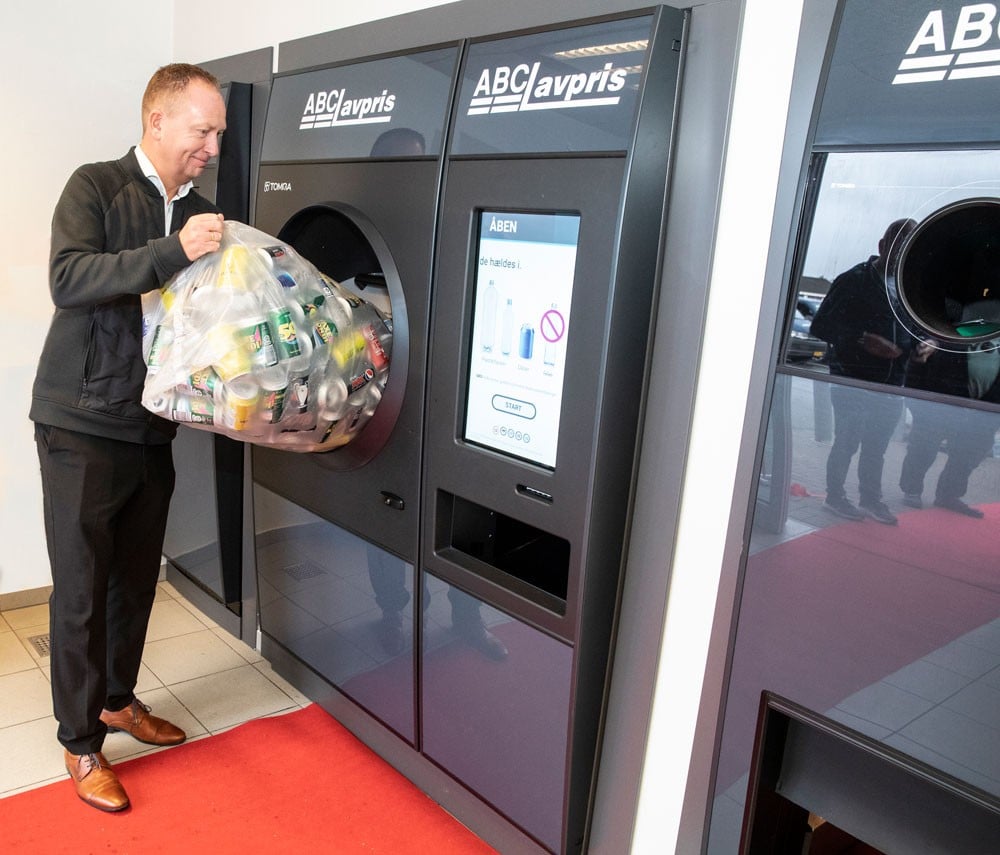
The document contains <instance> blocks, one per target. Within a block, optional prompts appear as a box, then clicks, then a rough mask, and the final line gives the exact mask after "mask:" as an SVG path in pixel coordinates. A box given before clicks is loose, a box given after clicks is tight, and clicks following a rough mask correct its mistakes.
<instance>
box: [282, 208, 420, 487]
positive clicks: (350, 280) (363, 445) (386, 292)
mask: <svg viewBox="0 0 1000 855" xmlns="http://www.w3.org/2000/svg"><path fill="white" fill-rule="evenodd" d="M277 237H278V239H279V240H280V241H282V242H284V243H286V244H288V245H289V246H291V247H293V248H294V249H295V251H296V252H298V253H299V254H300V255H301V256H302V257H303V258H305V259H307V260H308V261H309V262H311V263H312V264H313V265H315V266H316V268H318V269H319V270H320V271H321V272H322V273H325V274H326V275H327V276H329V277H330V278H331V279H334V280H336V281H337V282H339V283H340V284H341V285H342V286H343V287H344V288H346V289H347V290H349V291H352V292H353V293H355V294H357V295H358V296H359V297H361V298H362V299H364V300H367V301H368V302H369V303H372V304H373V305H374V306H375V307H376V308H377V309H378V310H379V311H380V312H381V313H382V314H383V315H384V316H385V317H386V318H387V319H388V321H389V323H390V325H391V328H392V355H391V358H390V367H389V375H388V380H387V382H386V386H385V390H384V392H383V395H382V398H381V401H380V402H379V403H378V405H377V408H376V409H375V412H374V414H373V415H372V416H371V420H370V421H369V422H368V423H367V424H366V425H365V427H364V428H363V429H362V430H361V431H360V432H359V433H358V434H357V436H356V437H355V438H354V439H353V440H352V441H351V442H349V443H348V444H346V445H344V446H342V447H340V448H337V449H334V450H333V451H330V452H327V453H325V454H320V455H317V457H316V459H317V461H318V462H319V463H320V464H321V465H322V466H324V467H327V468H329V469H334V470H347V469H355V468H357V467H358V466H362V465H364V464H365V463H367V462H368V461H369V460H371V459H372V458H373V457H375V455H377V454H378V453H379V451H381V450H382V448H383V447H384V445H385V443H386V442H387V440H388V438H389V434H390V433H391V432H392V428H393V426H394V425H395V423H396V420H397V418H398V416H399V411H400V408H401V406H402V401H403V392H404V388H405V383H406V377H407V373H408V364H409V353H408V351H409V335H408V331H407V316H406V303H405V300H404V299H403V290H402V286H401V284H400V281H399V274H398V272H397V269H396V265H395V263H394V262H393V260H392V256H391V255H390V253H389V249H388V247H387V246H386V244H385V241H384V240H383V239H382V237H381V235H380V234H379V233H378V231H377V230H376V229H375V226H374V225H373V224H372V223H371V222H370V221H369V220H368V219H367V218H366V217H365V216H364V214H362V213H361V212H360V211H357V210H356V209H354V208H351V207H350V206H347V205H341V204H338V203H335V202H330V203H326V204H323V205H313V206H310V207H308V208H305V209H303V210H301V211H299V212H298V213H296V214H295V215H293V216H292V217H291V218H290V219H289V220H288V222H287V223H285V225H284V226H283V227H282V229H281V230H280V231H279V232H278V235H277Z"/></svg>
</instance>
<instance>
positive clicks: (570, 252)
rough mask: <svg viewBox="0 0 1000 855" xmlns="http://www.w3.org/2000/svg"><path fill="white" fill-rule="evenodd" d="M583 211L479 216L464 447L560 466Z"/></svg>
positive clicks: (489, 213)
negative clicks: (558, 456)
mask: <svg viewBox="0 0 1000 855" xmlns="http://www.w3.org/2000/svg"><path fill="white" fill-rule="evenodd" d="M579 234H580V217H579V215H578V214H529V213H519V212H510V211H482V212H480V215H479V239H478V241H477V253H476V276H475V280H476V281H475V300H474V304H473V322H472V352H471V355H470V363H469V387H468V393H467V398H466V409H465V440H466V441H467V442H473V443H477V444H479V445H484V446H487V447H489V448H492V449H494V450H496V451H500V452H503V453H506V454H510V455H513V456H515V457H519V458H523V459H525V460H530V461H531V462H533V463H537V464H539V465H541V466H545V467H548V468H550V469H554V468H555V465H556V445H557V444H558V439H559V414H560V411H561V409H562V396H563V376H564V372H565V366H566V342H567V337H568V334H569V320H570V315H569V310H570V304H571V303H572V297H573V275H574V270H575V268H576V250H577V241H578V238H579Z"/></svg>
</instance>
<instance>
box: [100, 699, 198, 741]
mask: <svg viewBox="0 0 1000 855" xmlns="http://www.w3.org/2000/svg"><path fill="white" fill-rule="evenodd" d="M101 721H103V722H104V723H105V724H106V725H107V726H108V730H110V731H111V732H112V733H114V732H115V731H118V730H124V731H125V732H126V733H128V734H131V735H132V736H134V737H135V738H136V739H138V740H139V741H140V742H145V743H146V744H147V745H177V744H179V743H181V742H183V741H184V740H185V739H187V734H185V733H184V731H183V730H181V729H180V728H179V727H175V726H174V725H172V724H171V723H170V722H169V721H167V720H166V719H162V718H157V717H156V716H155V715H150V713H149V707H147V706H146V705H145V704H144V703H143V702H142V701H140V700H139V699H138V698H136V699H135V700H133V701H132V703H130V704H129V705H128V706H127V707H125V708H124V709H120V710H118V712H111V710H104V711H103V712H101Z"/></svg>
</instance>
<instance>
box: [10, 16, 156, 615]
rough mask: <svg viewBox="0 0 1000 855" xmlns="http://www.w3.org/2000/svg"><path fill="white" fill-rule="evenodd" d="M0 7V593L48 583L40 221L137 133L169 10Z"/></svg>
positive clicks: (45, 305) (45, 239)
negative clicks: (41, 467) (38, 441)
mask: <svg viewBox="0 0 1000 855" xmlns="http://www.w3.org/2000/svg"><path fill="white" fill-rule="evenodd" d="M100 11H101V14H100V15H97V14H95V13H94V7H92V6H90V5H88V4H84V3H79V2H75V0H52V2H47V3H30V2H24V0H15V2H10V3H4V4H2V5H0V32H3V33H4V36H5V38H4V49H3V51H0V115H2V116H3V123H4V131H3V140H2V143H0V153H2V162H3V166H4V173H3V178H2V180H0V235H2V245H3V247H4V250H3V251H2V253H0V342H2V344H0V401H2V402H3V421H4V425H3V441H2V442H0V543H2V544H3V551H2V552H0V595H6V594H10V593H12V592H22V591H26V590H29V589H35V588H44V587H45V586H47V585H49V584H50V582H51V577H50V574H49V564H48V556H47V554H46V551H45V536H44V531H43V527H42V509H41V504H42V500H41V487H40V484H39V477H38V458H37V455H36V454H35V444H34V440H33V437H32V426H31V422H29V421H28V407H29V404H30V396H31V383H32V380H33V378H34V374H35V366H36V364H37V361H38V355H39V353H40V352H41V347H42V341H43V340H44V337H45V333H46V331H47V329H48V323H49V318H50V316H51V313H52V302H51V300H50V298H49V290H48V277H47V265H48V251H49V223H50V220H51V217H52V208H53V206H54V205H55V202H56V199H57V198H58V196H59V193H60V192H61V191H62V188H63V185H64V184H65V182H66V179H67V178H68V177H69V174H70V173H71V172H72V171H73V169H75V168H76V167H77V166H78V165H79V164H81V163H84V162H87V161H92V160H108V159H111V158H115V157H120V156H121V155H122V154H124V153H125V151H126V150H127V149H128V146H129V145H131V144H133V143H135V142H138V140H139V133H140V118H139V102H140V99H141V98H142V91H143V89H144V88H145V85H146V81H147V80H148V79H149V75H150V74H151V73H152V71H153V70H155V68H156V67H157V66H158V65H162V64H163V63H164V62H168V61H169V60H170V57H171V51H172V41H173V40H172V28H173V16H172V12H171V9H170V6H169V5H168V4H163V3H157V2H153V0H105V2H103V3H102V4H101V7H100Z"/></svg>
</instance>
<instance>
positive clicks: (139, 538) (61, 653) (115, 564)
mask: <svg viewBox="0 0 1000 855" xmlns="http://www.w3.org/2000/svg"><path fill="white" fill-rule="evenodd" d="M35 440H36V445H37V447H38V459H39V463H40V466H41V474H42V497H43V501H44V509H45V535H46V541H47V544H48V551H49V562H50V564H51V567H52V596H51V598H50V600H49V619H50V638H49V643H50V650H51V663H52V701H53V709H54V712H55V717H56V720H57V721H58V722H59V729H58V732H57V737H58V739H59V742H60V743H62V745H63V746H64V747H66V748H67V749H68V750H69V751H71V752H72V753H73V754H88V753H91V752H95V751H100V750H101V746H102V745H103V743H104V736H105V734H106V732H107V728H106V727H105V726H104V724H103V723H102V722H101V720H100V714H101V709H102V708H104V707H106V708H108V709H115V710H117V709H121V708H122V707H124V706H126V705H127V704H129V703H131V701H132V700H133V698H134V697H135V696H134V694H133V690H134V689H135V683H136V679H137V677H138V674H139V666H140V664H141V661H142V650H143V644H144V643H145V639H146V628H147V625H148V623H149V615H150V611H151V609H152V607H153V598H154V596H155V595H156V581H157V577H158V575H159V568H160V556H161V553H162V550H163V535H164V531H165V529H166V523H167V510H168V508H169V505H170V496H171V494H172V492H173V489H174V465H173V457H172V452H171V446H170V445H169V444H166V445H137V444H134V443H128V442H119V441H117V440H112V439H105V438H103V437H97V436H90V435H87V434H81V433H76V432H74V431H68V430H63V429H61V428H56V427H51V426H49V425H36V426H35Z"/></svg>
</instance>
